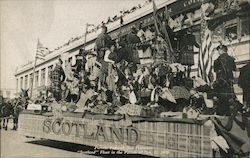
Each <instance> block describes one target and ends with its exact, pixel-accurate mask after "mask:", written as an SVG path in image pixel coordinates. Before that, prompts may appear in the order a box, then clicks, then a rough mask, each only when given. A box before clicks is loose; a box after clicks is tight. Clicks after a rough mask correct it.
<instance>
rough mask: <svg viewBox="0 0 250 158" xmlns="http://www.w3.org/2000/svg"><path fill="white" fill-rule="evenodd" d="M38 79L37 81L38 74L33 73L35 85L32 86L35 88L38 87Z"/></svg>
mask: <svg viewBox="0 0 250 158" xmlns="http://www.w3.org/2000/svg"><path fill="white" fill-rule="evenodd" d="M38 79H39V73H38V71H36V72H35V85H34V87H35V88H37V87H38Z"/></svg>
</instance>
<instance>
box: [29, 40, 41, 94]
mask: <svg viewBox="0 0 250 158" xmlns="http://www.w3.org/2000/svg"><path fill="white" fill-rule="evenodd" d="M38 42H39V39H38ZM37 51H38V46H37V48H36V56H35V63H34V67H33V74H32V81H31V86H30V98H31V97H32V92H33V82H34V78H35V70H36V61H37Z"/></svg>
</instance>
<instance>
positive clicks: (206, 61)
mask: <svg viewBox="0 0 250 158" xmlns="http://www.w3.org/2000/svg"><path fill="white" fill-rule="evenodd" d="M211 36H212V35H211V31H210V30H209V28H208V24H207V21H206V17H205V13H202V14H201V48H200V52H199V60H198V76H199V77H201V78H202V79H203V80H204V81H206V82H207V83H211V82H212V81H213V73H212V56H211V53H212V42H211Z"/></svg>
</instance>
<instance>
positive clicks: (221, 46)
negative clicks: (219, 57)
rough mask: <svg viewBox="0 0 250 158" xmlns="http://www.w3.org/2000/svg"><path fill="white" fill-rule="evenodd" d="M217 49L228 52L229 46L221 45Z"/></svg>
mask: <svg viewBox="0 0 250 158" xmlns="http://www.w3.org/2000/svg"><path fill="white" fill-rule="evenodd" d="M216 49H217V50H220V49H223V50H225V51H227V46H225V45H223V44H220V45H219V46H218V47H217V48H216Z"/></svg>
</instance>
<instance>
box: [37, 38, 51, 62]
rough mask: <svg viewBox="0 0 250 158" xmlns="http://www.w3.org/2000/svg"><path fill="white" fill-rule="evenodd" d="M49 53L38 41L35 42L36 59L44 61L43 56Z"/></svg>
mask: <svg viewBox="0 0 250 158" xmlns="http://www.w3.org/2000/svg"><path fill="white" fill-rule="evenodd" d="M48 52H49V49H48V48H46V47H44V46H43V45H42V43H41V42H40V41H39V40H38V42H37V51H36V59H42V60H45V59H44V57H45V54H46V53H48Z"/></svg>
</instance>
